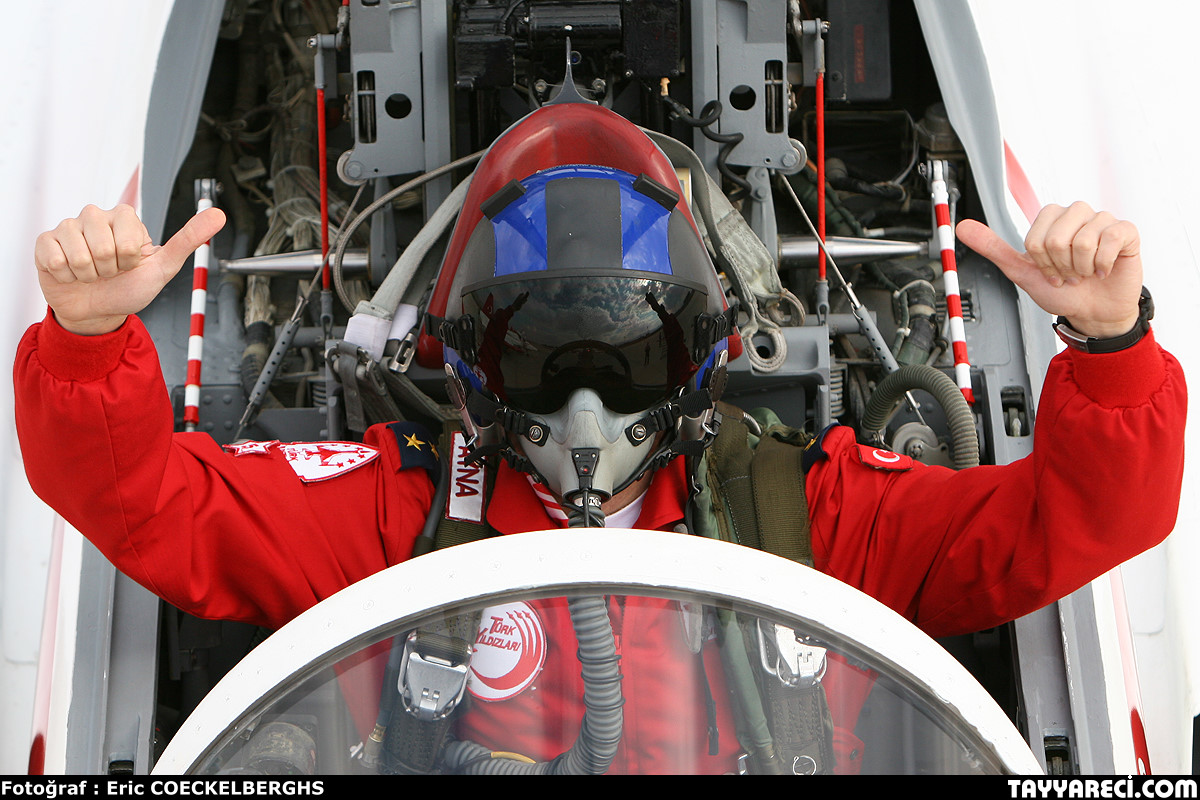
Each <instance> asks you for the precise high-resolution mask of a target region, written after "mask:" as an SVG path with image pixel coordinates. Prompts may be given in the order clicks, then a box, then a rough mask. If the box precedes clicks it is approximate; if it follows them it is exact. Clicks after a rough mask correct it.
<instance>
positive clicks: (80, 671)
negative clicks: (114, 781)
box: [64, 542, 117, 775]
mask: <svg viewBox="0 0 1200 800" xmlns="http://www.w3.org/2000/svg"><path fill="white" fill-rule="evenodd" d="M82 547H83V553H82V556H81V563H80V570H79V574H80V580H79V606H78V611H77V616H76V630H75V663H74V665H73V668H72V675H71V701H70V707H69V708H68V710H67V732H66V737H67V738H66V746H65V747H66V752H65V754H64V767H65V771H66V772H67V774H69V775H99V774H104V773H105V772H107V771H108V764H107V763H106V762H105V760H104V756H105V752H104V751H105V747H104V728H105V717H106V716H107V714H108V705H109V704H108V687H109V682H108V662H109V657H110V655H111V650H110V648H111V643H112V624H113V621H112V613H113V591H114V588H113V587H114V585H115V583H116V574H117V571H116V570H115V569H114V568H113V566H112V564H110V563H109V562H108V561H107V560H106V559H105V558H104V556H102V555H101V554H100V551H99V550H97V549H96V548H95V546H94V545H92V544H91V543H90V542H84V543H83V545H82Z"/></svg>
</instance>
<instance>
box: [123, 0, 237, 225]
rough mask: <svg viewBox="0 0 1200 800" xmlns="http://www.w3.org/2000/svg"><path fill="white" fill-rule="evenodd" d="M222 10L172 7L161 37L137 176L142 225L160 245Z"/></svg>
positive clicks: (214, 5)
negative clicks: (172, 191) (143, 224)
mask: <svg viewBox="0 0 1200 800" xmlns="http://www.w3.org/2000/svg"><path fill="white" fill-rule="evenodd" d="M224 9H225V3H224V2H222V0H206V1H205V2H197V1H196V0H188V2H179V3H175V4H174V6H173V7H172V9H171V16H170V18H169V19H168V20H167V27H166V31H165V32H164V33H163V41H162V48H161V49H160V50H159V54H158V66H157V67H156V69H155V74H154V84H153V86H151V88H150V113H149V114H148V115H147V116H146V143H145V151H144V154H143V156H142V175H141V182H142V191H141V196H142V221H143V222H145V223H146V229H147V230H148V231H149V232H150V236H151V237H152V238H153V239H154V240H155V241H161V240H162V234H163V225H164V223H165V221H166V218H167V205H168V204H169V202H170V199H171V187H172V186H173V185H174V184H175V176H176V175H177V174H178V173H179V167H180V165H182V164H183V160H184V158H185V157H186V156H187V154H188V151H189V150H190V149H191V147H192V137H193V135H194V134H195V131H196V121H197V120H198V119H199V118H200V105H201V103H202V101H203V100H204V90H205V88H206V86H207V85H208V70H209V66H210V65H211V64H212V56H213V49H214V48H215V47H216V43H217V32H218V31H219V30H220V27H221V16H222V13H223V11H224Z"/></svg>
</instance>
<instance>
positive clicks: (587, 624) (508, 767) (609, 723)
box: [444, 596, 625, 775]
mask: <svg viewBox="0 0 1200 800" xmlns="http://www.w3.org/2000/svg"><path fill="white" fill-rule="evenodd" d="M567 608H568V610H569V611H570V614H571V622H572V624H573V625H574V626H575V638H576V639H577V640H578V643H579V651H578V654H579V662H580V664H581V665H582V672H583V687H584V688H583V705H584V712H583V723H582V724H581V725H580V728H579V738H578V739H576V740H575V744H573V745H572V746H571V749H570V750H568V751H566V752H565V753H563V754H562V755H560V756H558V757H557V758H554V759H551V760H550V761H538V762H533V763H530V762H525V761H517V760H515V759H511V758H504V757H493V756H492V752H491V751H490V750H489V749H488V748H486V747H484V746H483V745H479V744H476V743H475V742H468V741H454V742H450V743H448V744H447V745H446V748H445V752H444V758H445V764H446V767H447V768H448V769H449V771H450V772H453V773H460V772H461V773H462V774H466V775H601V774H603V773H605V772H607V771H608V768H609V766H610V765H611V764H612V760H613V758H614V757H615V756H616V754H617V746H618V745H619V744H620V742H621V732H622V730H623V728H624V724H625V715H624V711H623V706H624V704H625V699H624V697H623V696H622V694H621V670H620V656H618V655H617V648H616V644H615V641H614V638H613V631H612V623H611V622H610V621H609V618H608V607H607V606H606V605H605V602H604V598H603V597H594V596H593V597H573V598H571V599H569V600H568V601H567Z"/></svg>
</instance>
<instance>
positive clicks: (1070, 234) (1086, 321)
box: [956, 203, 1142, 339]
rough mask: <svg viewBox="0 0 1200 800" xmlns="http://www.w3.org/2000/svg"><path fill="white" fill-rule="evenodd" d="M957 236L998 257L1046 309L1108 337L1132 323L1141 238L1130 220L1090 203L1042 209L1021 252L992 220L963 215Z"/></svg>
mask: <svg viewBox="0 0 1200 800" xmlns="http://www.w3.org/2000/svg"><path fill="white" fill-rule="evenodd" d="M956 233H957V235H958V238H959V241H961V242H962V243H963V244H965V245H967V246H968V247H970V248H971V249H972V250H974V251H975V252H977V253H979V254H980V255H982V256H983V257H985V258H987V259H988V260H990V261H992V262H993V263H994V264H995V265H996V266H997V267H999V268H1000V269H1001V271H1003V272H1004V274H1005V275H1007V276H1008V277H1009V278H1010V279H1011V280H1012V282H1013V283H1015V284H1017V285H1018V286H1020V287H1021V288H1022V289H1024V290H1025V291H1026V292H1028V293H1029V296H1030V297H1031V298H1033V301H1034V302H1035V303H1037V304H1038V305H1039V306H1040V307H1041V308H1042V310H1044V311H1047V312H1049V313H1050V314H1053V315H1056V316H1058V315H1061V316H1064V317H1066V318H1067V320H1068V322H1069V323H1070V325H1071V327H1072V328H1074V329H1075V330H1077V331H1079V332H1080V333H1082V334H1084V335H1087V336H1095V337H1096V338H1100V339H1105V338H1109V337H1113V336H1120V335H1121V334H1123V333H1126V332H1128V331H1129V330H1130V329H1132V328H1133V326H1134V324H1135V323H1136V322H1137V317H1138V297H1139V295H1140V293H1141V289H1142V259H1141V240H1140V239H1139V238H1138V231H1137V228H1136V227H1135V226H1134V225H1133V223H1131V222H1127V221H1124V220H1118V219H1117V218H1116V217H1114V216H1113V215H1112V214H1110V213H1108V212H1107V211H1101V212H1096V211H1093V210H1092V209H1091V207H1090V206H1088V205H1087V203H1073V204H1071V205H1070V206H1069V207H1067V208H1063V207H1062V206H1057V205H1049V206H1046V207H1045V208H1043V209H1042V210H1041V212H1040V213H1039V214H1038V216H1037V218H1036V219H1035V220H1034V221H1033V225H1032V226H1031V227H1030V229H1029V234H1028V235H1027V236H1026V237H1025V252H1024V253H1018V252H1017V251H1016V250H1014V249H1013V248H1012V247H1010V246H1009V245H1008V243H1007V242H1005V241H1004V240H1003V239H1001V238H1000V237H999V236H997V235H996V234H995V232H993V231H992V230H991V229H990V228H988V227H987V226H986V225H984V224H982V223H980V222H977V221H975V220H970V219H968V220H963V221H962V222H960V223H959V224H958V227H957V229H956Z"/></svg>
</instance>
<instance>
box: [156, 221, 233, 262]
mask: <svg viewBox="0 0 1200 800" xmlns="http://www.w3.org/2000/svg"><path fill="white" fill-rule="evenodd" d="M223 227H225V212H223V211H221V209H219V208H208V209H205V210H204V211H201V212H200V213H198V214H196V215H195V216H194V217H192V218H191V219H189V220H188V221H187V223H186V224H185V225H184V226H183V227H182V228H180V229H179V231H178V232H177V233H176V234H175V235H174V236H172V237H171V238H170V239H169V240H167V243H166V244H164V245H163V246H162V247H160V248H158V249H157V251H155V253H154V254H153V256H152V257H153V258H154V260H156V261H158V262H159V265H160V266H161V267H162V268H163V269H164V270H169V271H170V272H171V274H174V273H175V272H177V271H178V270H179V268H180V267H182V266H183V262H185V261H187V260H188V257H189V256H191V254H192V253H194V252H196V250H197V248H199V247H200V245H202V244H204V243H206V242H207V241H208V240H209V239H211V238H212V237H213V236H215V235H216V233H217V231H219V230H221V228H223Z"/></svg>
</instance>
